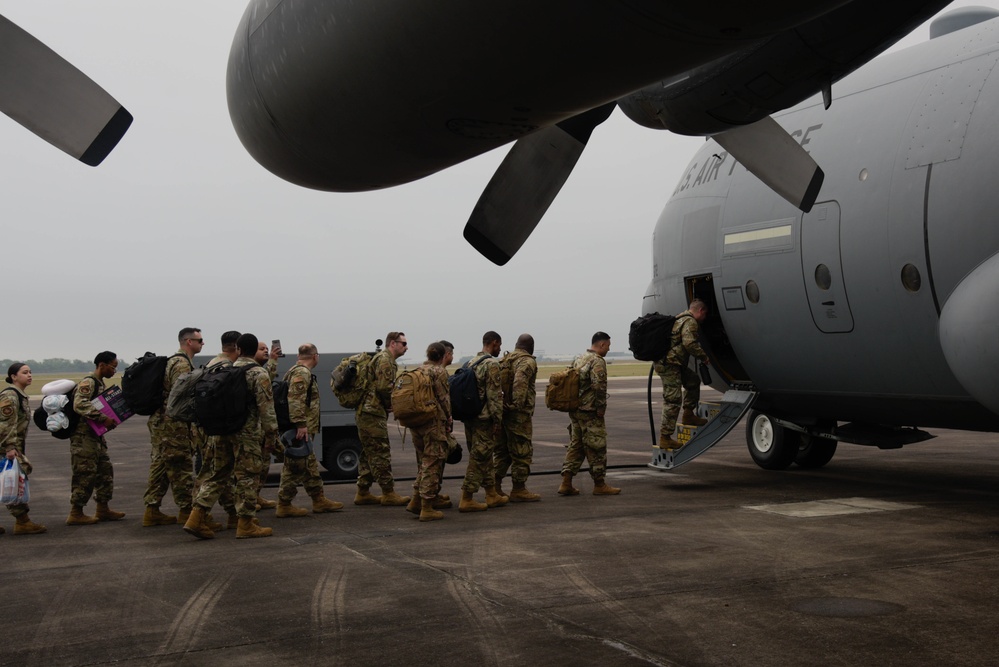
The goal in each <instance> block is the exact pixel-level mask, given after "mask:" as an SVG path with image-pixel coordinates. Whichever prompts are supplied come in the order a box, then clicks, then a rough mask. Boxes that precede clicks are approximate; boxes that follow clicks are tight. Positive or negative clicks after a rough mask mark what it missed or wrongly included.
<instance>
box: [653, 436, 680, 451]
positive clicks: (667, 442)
mask: <svg viewBox="0 0 999 667" xmlns="http://www.w3.org/2000/svg"><path fill="white" fill-rule="evenodd" d="M681 447H683V445H681V444H680V443H679V442H677V441H676V440H674V439H673V438H669V437H666V436H662V435H661V436H659V449H670V450H672V449H680V448H681Z"/></svg>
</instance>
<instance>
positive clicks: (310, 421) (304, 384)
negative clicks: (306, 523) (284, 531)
mask: <svg viewBox="0 0 999 667" xmlns="http://www.w3.org/2000/svg"><path fill="white" fill-rule="evenodd" d="M318 363H319V350H318V349H316V346H315V345H313V344H312V343H305V344H303V345H300V346H299V347H298V363H297V364H295V365H294V366H292V367H291V368H290V369H289V370H288V372H287V373H285V374H284V381H285V382H287V383H288V417H289V418H290V419H291V423H292V424H293V425H294V426H295V429H296V431H295V439H296V440H311V439H313V438H315V437H316V434H317V433H319V428H320V426H319V383H318V382H317V381H316V376H315V375H313V374H312V369H313V368H315V367H316V365H317V364H318ZM268 458H269V457H268ZM299 486H303V487H305V491H306V493H308V494H309V496H311V497H312V512H313V513H314V514H322V513H323V512H335V511H336V510H339V509H342V508H343V503H338V502H334V501H332V500H328V499H327V498H326V495H325V494H324V493H323V480H322V478H320V477H319V463H318V461H316V455H315V454H313V453H312V452H311V451H310V452H309V455H308V456H306V457H303V458H294V457H292V456H289V455H288V453H287V452H286V453H285V456H284V466H283V467H282V469H281V490H280V491H279V492H278V507H277V513H276V516H278V517H279V518H284V517H293V516H305V515H306V514H308V513H309V512H308V511H307V510H306V509H305V508H302V507H295V506H294V505H292V504H291V501H292V500H293V499H294V498H295V494H297V493H298V487H299Z"/></svg>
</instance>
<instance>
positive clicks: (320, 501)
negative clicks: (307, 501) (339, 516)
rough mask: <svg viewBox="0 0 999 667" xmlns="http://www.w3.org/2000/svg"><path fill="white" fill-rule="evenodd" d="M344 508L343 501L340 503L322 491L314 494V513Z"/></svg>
mask: <svg viewBox="0 0 999 667" xmlns="http://www.w3.org/2000/svg"><path fill="white" fill-rule="evenodd" d="M342 509H343V503H338V502H337V501H335V500H330V499H329V498H327V497H326V494H324V493H323V492H322V491H320V492H319V493H317V494H316V495H314V496H312V513H313V514H326V513H327V512H336V511H337V510H342Z"/></svg>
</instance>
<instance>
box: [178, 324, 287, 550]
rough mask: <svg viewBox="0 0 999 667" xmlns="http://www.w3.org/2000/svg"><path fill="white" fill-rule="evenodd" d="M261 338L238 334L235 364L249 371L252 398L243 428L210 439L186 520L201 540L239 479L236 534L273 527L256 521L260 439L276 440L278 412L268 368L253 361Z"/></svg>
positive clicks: (209, 532) (186, 526)
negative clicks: (215, 509) (211, 517)
mask: <svg viewBox="0 0 999 667" xmlns="http://www.w3.org/2000/svg"><path fill="white" fill-rule="evenodd" d="M257 345H258V341H257V337H256V336H254V335H253V334H249V333H245V334H243V335H241V336H240V337H239V340H238V341H237V343H236V346H237V347H238V348H239V354H240V356H239V359H237V360H236V363H235V364H233V365H234V366H236V367H239V368H242V367H244V366H249V368H248V369H247V371H246V376H245V377H246V384H247V389H248V392H249V395H250V396H252V400H251V401H250V404H249V406H248V411H249V414H248V415H247V418H246V422H245V423H244V424H243V427H242V428H241V429H240V430H239V431H237V432H236V433H233V434H231V435H221V436H215V435H213V436H210V437H209V438H208V458H207V459H206V461H205V469H204V470H203V471H202V475H201V481H202V484H201V488H200V489H199V490H198V494H197V496H196V497H195V499H194V509H193V510H192V511H191V516H190V518H189V519H188V520H187V523H185V524H184V530H185V531H187V532H188V533H190V534H192V535H194V536H195V537H198V538H200V539H210V538H212V537H215V533H214V532H213V531H212V529H211V528H210V527H209V526H208V524H207V522H206V518H207V514H208V511H209V510H210V509H211V508H212V505H214V504H215V503H216V501H218V499H219V496H221V495H222V493H223V492H224V491H225V490H226V488H228V487H229V485H230V484H232V480H233V478H235V485H236V488H235V495H236V498H235V504H236V512H237V514H238V516H239V519H238V525H237V527H236V537H237V538H248V537H267V536H269V535H271V534H272V532H273V531H272V530H271V529H270V528H263V527H261V526H260V525H259V524H258V523H257V522H256V518H255V515H256V512H257V504H256V495H257V494H256V482H257V478H258V477H259V475H260V470H261V468H262V467H263V456H262V453H263V450H262V448H261V444H260V443H261V442H264V443H268V444H272V443H273V442H274V441H275V440H277V437H278V432H277V417H276V416H275V414H274V394H273V392H272V390H271V380H270V378H269V377H268V375H267V371H265V370H264V369H263V368H261V367H260V365H259V364H258V363H257V362H256V361H254V360H253V356H254V355H255V354H256V351H257Z"/></svg>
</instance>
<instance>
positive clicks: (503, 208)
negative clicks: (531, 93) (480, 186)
mask: <svg viewBox="0 0 999 667" xmlns="http://www.w3.org/2000/svg"><path fill="white" fill-rule="evenodd" d="M614 106H615V103H614V102H610V103H608V104H605V105H603V106H600V107H596V108H594V109H590V110H589V111H585V112H583V113H581V114H579V115H577V116H573V117H572V118H569V119H568V120H565V121H562V122H561V123H558V124H557V125H553V126H551V127H547V128H545V129H543V130H539V131H537V132H535V133H533V134H530V135H528V136H526V137H524V138H522V139H518V140H517V142H516V143H515V144H514V145H513V148H511V149H510V152H509V153H508V154H507V156H506V157H505V158H503V162H502V163H501V164H500V166H499V168H498V169H496V173H495V174H493V177H492V179H490V181H489V184H488V185H486V188H485V190H483V191H482V195H481V196H480V197H479V201H478V202H477V203H476V204H475V208H474V209H472V215H471V216H470V217H469V219H468V223H467V224H466V225H465V232H464V236H465V240H466V241H468V242H469V243H470V244H471V245H472V247H473V248H475V249H476V250H478V251H479V252H480V253H481V254H482V255H483V256H484V257H485V258H486V259H488V260H489V261H491V262H493V263H494V264H498V265H499V266H503V265H504V264H506V263H507V262H508V261H510V258H511V257H513V256H514V255H515V254H516V253H517V251H518V250H520V247H521V246H522V245H524V242H525V241H526V240H527V237H529V236H530V235H531V232H533V231H534V228H535V227H537V226H538V223H539V222H541V218H542V217H543V216H544V214H545V211H547V210H548V207H549V206H551V203H552V201H554V200H555V196H556V195H557V194H558V193H559V190H561V189H562V186H563V185H564V184H565V181H566V179H568V178H569V174H571V173H572V170H573V167H575V166H576V162H577V161H578V160H579V156H580V155H582V154H583V148H585V147H586V142H587V141H589V139H590V135H591V134H592V133H593V128H595V127H596V126H597V125H599V124H600V123H602V122H604V121H605V120H607V118H608V117H609V116H610V115H611V112H612V111H613V110H614Z"/></svg>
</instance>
